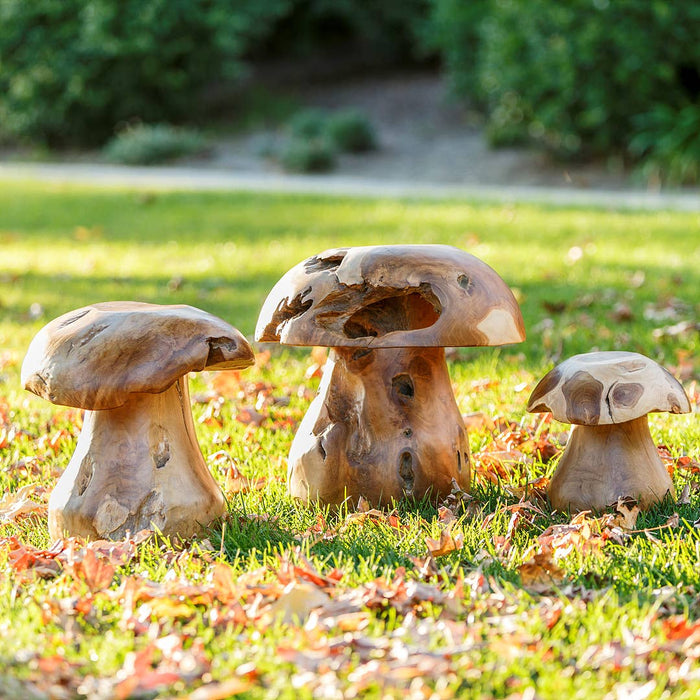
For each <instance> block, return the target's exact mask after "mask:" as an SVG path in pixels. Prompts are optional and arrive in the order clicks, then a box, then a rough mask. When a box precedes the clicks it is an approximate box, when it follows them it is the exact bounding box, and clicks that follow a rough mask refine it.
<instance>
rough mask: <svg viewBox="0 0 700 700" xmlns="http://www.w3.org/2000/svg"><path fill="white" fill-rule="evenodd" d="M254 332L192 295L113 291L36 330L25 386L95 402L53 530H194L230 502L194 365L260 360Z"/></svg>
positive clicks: (55, 502) (57, 496) (92, 533)
mask: <svg viewBox="0 0 700 700" xmlns="http://www.w3.org/2000/svg"><path fill="white" fill-rule="evenodd" d="M253 360H254V356H253V351H252V348H251V347H250V345H249V344H248V342H247V341H246V339H245V338H244V337H243V336H242V335H241V334H240V333H239V332H238V331H237V330H236V329H235V328H234V327H233V326H231V325H229V324H228V323H226V322H225V321H223V320H222V319H220V318H217V317H216V316H212V315H211V314H208V313H206V312H205V311H201V310H200V309H195V308H193V307H191V306H158V305H155V304H142V303H138V302H104V303H100V304H93V305H92V306H86V307H84V308H82V309H78V310H76V311H73V312H70V313H68V314H64V315H63V316H61V317H59V318H57V319H55V320H53V321H51V322H50V323H49V324H47V325H46V326H45V327H44V328H43V329H42V330H41V331H39V333H38V334H37V335H36V337H35V338H34V340H33V341H32V343H31V344H30V347H29V351H28V352H27V356H26V357H25V360H24V363H23V365H22V382H23V384H24V386H25V388H26V389H28V390H29V391H32V392H34V393H35V394H38V395H39V396H42V397H43V398H45V399H48V400H49V401H52V402H54V403H58V404H65V405H68V406H75V407H78V408H84V409H88V410H87V411H86V414H85V417H84V421H83V429H82V432H81V434H80V437H79V439H78V444H77V447H76V451H75V454H74V455H73V458H72V459H71V461H70V464H69V465H68V468H67V469H66V471H65V473H64V474H63V476H62V477H61V479H60V480H59V482H58V484H57V486H56V489H55V490H54V492H53V493H52V495H51V498H50V500H49V530H50V532H51V535H52V536H53V537H61V536H64V535H80V536H84V537H98V538H121V537H123V536H124V535H125V534H126V532H127V531H130V532H132V533H135V532H137V531H138V530H140V529H143V528H147V527H151V526H155V527H157V528H158V529H160V530H161V531H162V532H163V533H164V534H166V535H175V534H179V535H182V536H190V535H193V534H195V533H196V532H198V531H199V530H200V529H201V526H203V525H206V524H207V523H209V522H211V520H213V519H214V518H216V517H218V516H220V515H222V514H223V513H224V499H223V496H222V494H221V490H220V489H219V487H218V485H217V484H216V482H215V481H214V479H213V477H212V476H211V474H210V473H209V471H208V470H207V467H206V464H205V462H204V458H203V457H202V453H201V452H200V449H199V446H198V444H197V440H196V436H195V431H194V425H193V423H192V413H191V407H190V403H189V393H188V388H187V384H186V381H187V380H186V376H185V375H187V374H188V373H189V372H191V371H198V370H202V369H210V370H219V369H229V368H230V369H242V368H244V367H248V366H249V365H251V364H252V363H253Z"/></svg>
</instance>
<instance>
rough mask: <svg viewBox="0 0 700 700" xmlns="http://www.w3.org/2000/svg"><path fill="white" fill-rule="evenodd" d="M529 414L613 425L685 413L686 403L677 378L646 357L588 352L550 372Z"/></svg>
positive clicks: (532, 398) (533, 397)
mask: <svg viewBox="0 0 700 700" xmlns="http://www.w3.org/2000/svg"><path fill="white" fill-rule="evenodd" d="M527 410H528V411H529V412H530V413H547V412H551V414H552V416H554V418H556V420H558V421H562V422H563V423H573V424H574V425H612V424H614V423H625V422H626V421H630V420H635V419H636V418H641V417H642V416H645V415H646V414H647V413H655V412H668V413H688V412H689V411H690V401H689V399H688V397H687V395H686V393H685V391H684V390H683V387H682V386H681V385H680V383H679V382H678V380H677V379H676V378H675V377H674V376H673V375H671V374H670V373H669V372H668V371H667V370H665V369H664V368H663V367H661V365H658V364H657V363H656V362H654V360H651V359H649V358H648V357H645V356H644V355H640V354H639V353H636V352H589V353H585V354H583V355H574V356H573V357H570V358H569V359H568V360H565V361H564V362H562V363H561V364H560V365H558V366H557V367H555V368H554V369H552V370H551V371H550V372H548V373H547V374H546V375H545V376H544V377H543V378H542V380H541V381H540V383H539V384H538V385H537V386H536V387H535V389H534V390H533V392H532V394H531V396H530V400H529V401H528V404H527Z"/></svg>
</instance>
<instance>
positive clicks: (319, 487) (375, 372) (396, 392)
mask: <svg viewBox="0 0 700 700" xmlns="http://www.w3.org/2000/svg"><path fill="white" fill-rule="evenodd" d="M255 335H256V339H257V340H260V341H265V342H280V343H284V344H287V345H322V346H326V347H330V348H331V350H330V352H329V356H328V361H327V363H326V366H325V368H324V373H323V379H322V381H321V386H320V389H319V394H318V396H317V397H316V398H315V400H314V401H313V403H312V404H311V406H310V408H309V411H308V412H307V414H306V416H305V417H304V419H303V421H302V423H301V425H300V427H299V431H298V432H297V435H296V437H295V439H294V442H293V444H292V447H291V451H290V454H289V469H288V486H289V490H290V492H291V493H292V494H293V495H294V496H296V497H299V498H301V499H311V500H315V499H320V500H321V501H323V502H326V503H333V504H337V503H341V502H342V501H343V500H345V499H346V498H347V497H351V498H353V499H355V498H357V497H359V496H364V497H365V498H367V499H368V500H369V501H370V502H371V503H374V504H377V505H379V504H383V503H387V502H389V501H391V500H392V499H398V498H401V497H404V496H414V497H417V498H420V497H422V496H424V495H425V494H430V495H432V497H434V498H437V497H441V496H445V495H446V494H448V493H449V492H450V489H451V484H452V479H455V480H456V481H457V483H458V484H459V485H460V487H462V488H464V489H467V488H469V481H470V462H469V444H468V441H467V436H466V433H465V430H464V423H463V420H462V417H461V415H460V412H459V409H458V408H457V404H456V402H455V398H454V394H453V392H452V386H451V384H450V378H449V375H448V372H447V364H446V362H445V352H444V349H443V348H444V347H445V346H477V345H501V344H505V343H518V342H521V341H522V340H524V338H525V332H524V327H523V320H522V316H521V314H520V309H519V308H518V304H517V302H516V301H515V298H514V297H513V294H512V293H511V291H510V289H508V287H507V286H506V284H505V282H504V281H503V280H502V279H501V278H500V277H499V276H498V275H497V274H496V272H494V271H493V270H492V269H491V268H490V267H489V266H488V265H486V264H485V263H484V262H482V261H481V260H479V259H478V258H475V257H474V256H473V255H469V254H468V253H465V252H464V251H461V250H458V249H456V248H452V247H451V246H443V245H396V246H371V247H358V248H346V249H345V248H344V249H335V250H328V251H326V252H324V253H321V254H320V255H316V256H314V257H311V258H308V259H307V260H304V261H303V262H301V263H300V264H299V265H297V266H296V267H294V268H293V269H291V270H290V271H289V272H288V273H287V274H286V275H284V276H283V277H282V279H281V280H280V281H279V282H278V283H277V284H276V285H275V287H274V288H273V289H272V291H271V292H270V294H269V296H268V298H267V300H266V301H265V304H264V306H263V309H262V311H261V313H260V318H259V319H258V325H257V329H256V333H255Z"/></svg>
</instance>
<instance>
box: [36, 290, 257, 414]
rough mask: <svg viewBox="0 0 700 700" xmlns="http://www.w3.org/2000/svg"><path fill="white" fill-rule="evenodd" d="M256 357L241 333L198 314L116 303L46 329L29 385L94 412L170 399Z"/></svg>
mask: <svg viewBox="0 0 700 700" xmlns="http://www.w3.org/2000/svg"><path fill="white" fill-rule="evenodd" d="M253 360H254V358H253V351H252V349H251V347H250V345H249V344H248V342H247V341H246V339H245V338H244V337H243V335H241V333H239V331H238V330H236V329H235V328H234V327H233V326H231V325H230V324H228V323H226V321H223V320H222V319H220V318H217V317H216V316H212V314H209V313H207V312H206V311H202V310H201V309H196V308H194V307H192V306H184V305H172V306H161V305H158V304H144V303H140V302H134V301H108V302H103V303H98V304H92V305H91V306H85V307H83V308H81V309H76V310H75V311H71V312H69V313H67V314H64V315H63V316H59V317H58V318H56V319H54V320H53V321H51V322H50V323H48V324H47V325H46V326H44V327H43V328H42V329H41V330H40V331H39V332H38V333H37V334H36V336H35V337H34V339H33V340H32V342H31V344H30V345H29V349H28V351H27V355H26V357H25V358H24V362H23V364H22V384H23V385H24V387H25V388H26V389H28V390H29V391H31V392H33V393H35V394H37V396H41V397H43V398H45V399H47V400H48V401H51V402H52V403H56V404H62V405H64V406H74V407H76V408H88V409H91V410H99V409H108V408H115V407H117V406H121V405H123V404H124V403H125V402H126V401H128V400H129V398H130V396H131V395H132V394H139V393H144V392H148V393H154V394H157V393H159V392H161V391H165V390H166V389H167V388H168V387H169V386H171V385H172V384H173V382H175V380H176V379H178V378H179V377H182V376H184V375H185V374H187V373H188V372H199V371H201V370H203V369H210V370H218V369H243V368H245V367H249V366H250V365H251V364H253Z"/></svg>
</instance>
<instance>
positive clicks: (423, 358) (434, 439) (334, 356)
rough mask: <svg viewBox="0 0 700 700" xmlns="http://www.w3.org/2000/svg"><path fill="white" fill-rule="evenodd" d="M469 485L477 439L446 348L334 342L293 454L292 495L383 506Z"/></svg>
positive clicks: (290, 488)
mask: <svg viewBox="0 0 700 700" xmlns="http://www.w3.org/2000/svg"><path fill="white" fill-rule="evenodd" d="M453 478H454V479H456V481H457V483H458V484H459V485H460V487H461V488H463V489H465V490H466V489H468V488H469V481H470V461H469V443H468V440H467V436H466V432H465V429H464V423H463V420H462V416H461V414H460V412H459V409H458V408H457V405H456V403H455V400H454V395H453V393H452V387H451V385H450V379H449V375H448V373H447V365H446V363H445V355H444V350H443V349H442V348H427V349H416V348H402V349H379V350H369V349H360V350H353V349H350V348H335V349H333V350H331V352H330V354H329V358H328V360H327V363H326V367H325V370H324V374H323V379H322V382H321V386H320V388H319V393H318V396H317V397H316V398H315V399H314V401H313V403H312V404H311V407H310V408H309V411H308V412H307V414H306V416H305V417H304V420H303V421H302V423H301V425H300V427H299V430H298V432H297V435H296V437H295V439H294V442H293V444H292V448H291V451H290V454H289V471H288V484H289V490H290V492H291V493H292V495H294V496H296V497H298V498H301V499H304V500H315V499H320V500H321V501H323V502H325V503H334V504H338V503H341V502H342V501H343V500H345V498H346V497H350V498H352V499H353V500H357V498H358V497H359V496H364V497H365V498H366V499H367V500H368V501H369V502H370V503H372V504H374V505H382V504H386V503H389V502H390V501H391V499H400V498H403V497H405V496H413V497H416V498H421V497H423V496H424V495H426V494H429V495H431V496H432V497H433V498H438V497H444V496H446V495H447V494H449V492H450V490H451V482H452V479H453Z"/></svg>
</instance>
